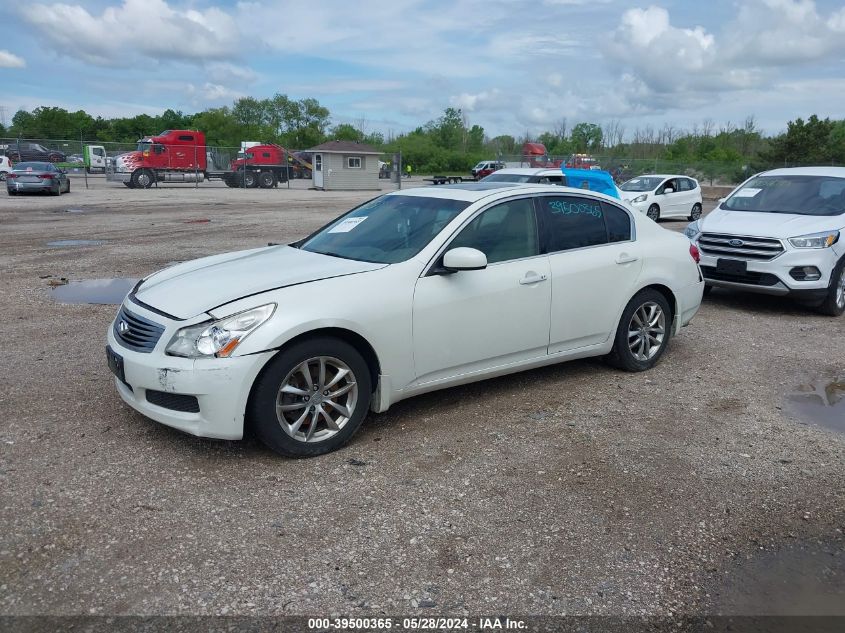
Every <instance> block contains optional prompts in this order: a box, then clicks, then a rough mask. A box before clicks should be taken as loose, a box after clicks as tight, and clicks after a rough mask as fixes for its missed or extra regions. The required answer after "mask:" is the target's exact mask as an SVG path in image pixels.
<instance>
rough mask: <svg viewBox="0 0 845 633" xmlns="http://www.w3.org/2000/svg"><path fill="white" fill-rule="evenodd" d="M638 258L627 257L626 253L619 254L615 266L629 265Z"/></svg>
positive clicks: (633, 256)
mask: <svg viewBox="0 0 845 633" xmlns="http://www.w3.org/2000/svg"><path fill="white" fill-rule="evenodd" d="M638 259H639V257H637V256H635V255H628V253H619V256H618V257H617V258H616V263H617V264H631V263H633V262H635V261H637V260H638Z"/></svg>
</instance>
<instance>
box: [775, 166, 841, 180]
mask: <svg viewBox="0 0 845 633" xmlns="http://www.w3.org/2000/svg"><path fill="white" fill-rule="evenodd" d="M759 175H761V176H763V175H765V176H833V177H834V178H845V167H780V168H778V169H772V170H769V171H764V172H763V173H761V174H759Z"/></svg>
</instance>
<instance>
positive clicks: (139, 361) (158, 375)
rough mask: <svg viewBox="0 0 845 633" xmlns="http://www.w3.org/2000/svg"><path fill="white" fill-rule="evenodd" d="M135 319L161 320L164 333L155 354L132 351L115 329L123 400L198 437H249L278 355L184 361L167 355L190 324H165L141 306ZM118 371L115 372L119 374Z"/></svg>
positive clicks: (114, 345)
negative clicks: (251, 405)
mask: <svg viewBox="0 0 845 633" xmlns="http://www.w3.org/2000/svg"><path fill="white" fill-rule="evenodd" d="M129 308H130V309H131V310H132V312H133V313H136V314H139V315H140V316H143V317H145V318H151V319H156V321H157V322H158V323H160V324H161V325H163V326H164V328H165V329H164V332H163V334H162V336H161V337H160V339H159V340H158V342H157V343H156V345H155V348H154V349H153V350H152V351H151V352H149V353H144V352H138V351H134V350H132V349H129V348H128V347H126V346H125V345H123V344H122V343H121V341H120V340H118V338H117V337H116V336H115V333H114V332H115V328H114V326H113V324H112V326H110V327H109V331H108V336H107V339H108V346H109V348H110V350H111V351H112V352H113V353H114V354H115V355H117V357H119V360H118V361H115V363H114V364H115V365H118V364H119V365H120V369H121V372H120V374H122V375H116V376H115V379H114V380H115V386H116V388H117V391H118V393H119V394H120V397H121V398H123V401H124V402H126V403H127V404H128V405H129V406H131V407H132V408H133V409H135V410H137V411H139V412H140V413H142V414H144V415H145V416H147V417H148V418H151V419H153V420H155V421H156V422H160V423H162V424H166V425H167V426H171V427H173V428H176V429H179V430H180V431H184V432H185V433H190V434H191V435H197V436H200V437H212V438H218V439H226V440H238V439H241V438H242V437H243V431H244V413H245V411H246V406H247V401H248V399H249V393H250V390H251V388H252V384H253V383H254V382H255V379H256V377H257V376H258V374H259V372H260V371H261V369H262V368H263V367H264V365H265V363H266V362H267V361H268V360H269V359H270V358H271V357H272V356H273V354H274V352H273V351H268V352H261V353H258V354H250V355H247V356H236V357H232V358H197V359H191V358H180V357H176V356H168V355H166V354H165V353H164V349H165V348H166V347H167V344H168V342H169V341H170V339H171V338H172V337H173V334H174V333H175V332H176V330H177V329H179V327H184V325H185V323H184V322H177V321H172V322H164V321H166V319H163V318H162V317H161V316H160V315H156V314H153V313H150V312H148V311H146V310H144V309H143V308H141V307H140V306H137V305H135V304H131V305H129ZM114 372H115V370H114V369H113V373H114Z"/></svg>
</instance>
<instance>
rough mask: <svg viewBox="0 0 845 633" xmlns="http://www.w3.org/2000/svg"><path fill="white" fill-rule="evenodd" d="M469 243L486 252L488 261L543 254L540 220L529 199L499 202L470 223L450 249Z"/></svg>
mask: <svg viewBox="0 0 845 633" xmlns="http://www.w3.org/2000/svg"><path fill="white" fill-rule="evenodd" d="M459 246H466V247H469V248H477V249H478V250H480V251H481V252H482V253H484V254H485V255H487V263H488V264H495V263H496V262H504V261H508V260H511V259H520V258H522V257H532V256H534V255H538V254H539V253H540V247H539V244H538V241H537V222H536V220H535V217H534V205H533V204H532V203H531V199H530V198H521V199H519V200H511V201H509V202H504V203H502V204H498V205H496V206H495V207H491V208H490V209H487V210H486V211H484V212H483V213H482V214H481V215H479V216H478V217H477V218H475V219H474V220H473V221H472V222H470V223H469V224H467V225H466V226H465V227H464V228H463V230H462V231H461V232H460V233H459V234H458V236H457V237H456V238H455V239H454V240H452V242H451V243H450V244H449V247H448V248H458V247H459Z"/></svg>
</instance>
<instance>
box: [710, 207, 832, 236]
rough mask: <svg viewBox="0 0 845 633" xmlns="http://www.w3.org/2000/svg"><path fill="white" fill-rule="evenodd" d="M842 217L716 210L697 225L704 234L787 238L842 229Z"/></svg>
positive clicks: (719, 208) (718, 208)
mask: <svg viewBox="0 0 845 633" xmlns="http://www.w3.org/2000/svg"><path fill="white" fill-rule="evenodd" d="M844 218H845V216H842V215H837V216H813V215H798V214H794V213H757V212H753V211H728V210H727V209H722V208H721V207H717V208H716V209H714V210H713V211H711V212H710V213H708V214H707V216H705V218H704V219H703V220H702V221H701V223H700V224H699V227H700V228H701V230H702V231H706V232H707V233H726V234H728V235H748V236H753V237H773V238H776V239H786V238H788V237H797V236H799V235H807V234H809V233H818V232H819V231H827V230H830V229H839V228H842V225H843V219H844Z"/></svg>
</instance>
